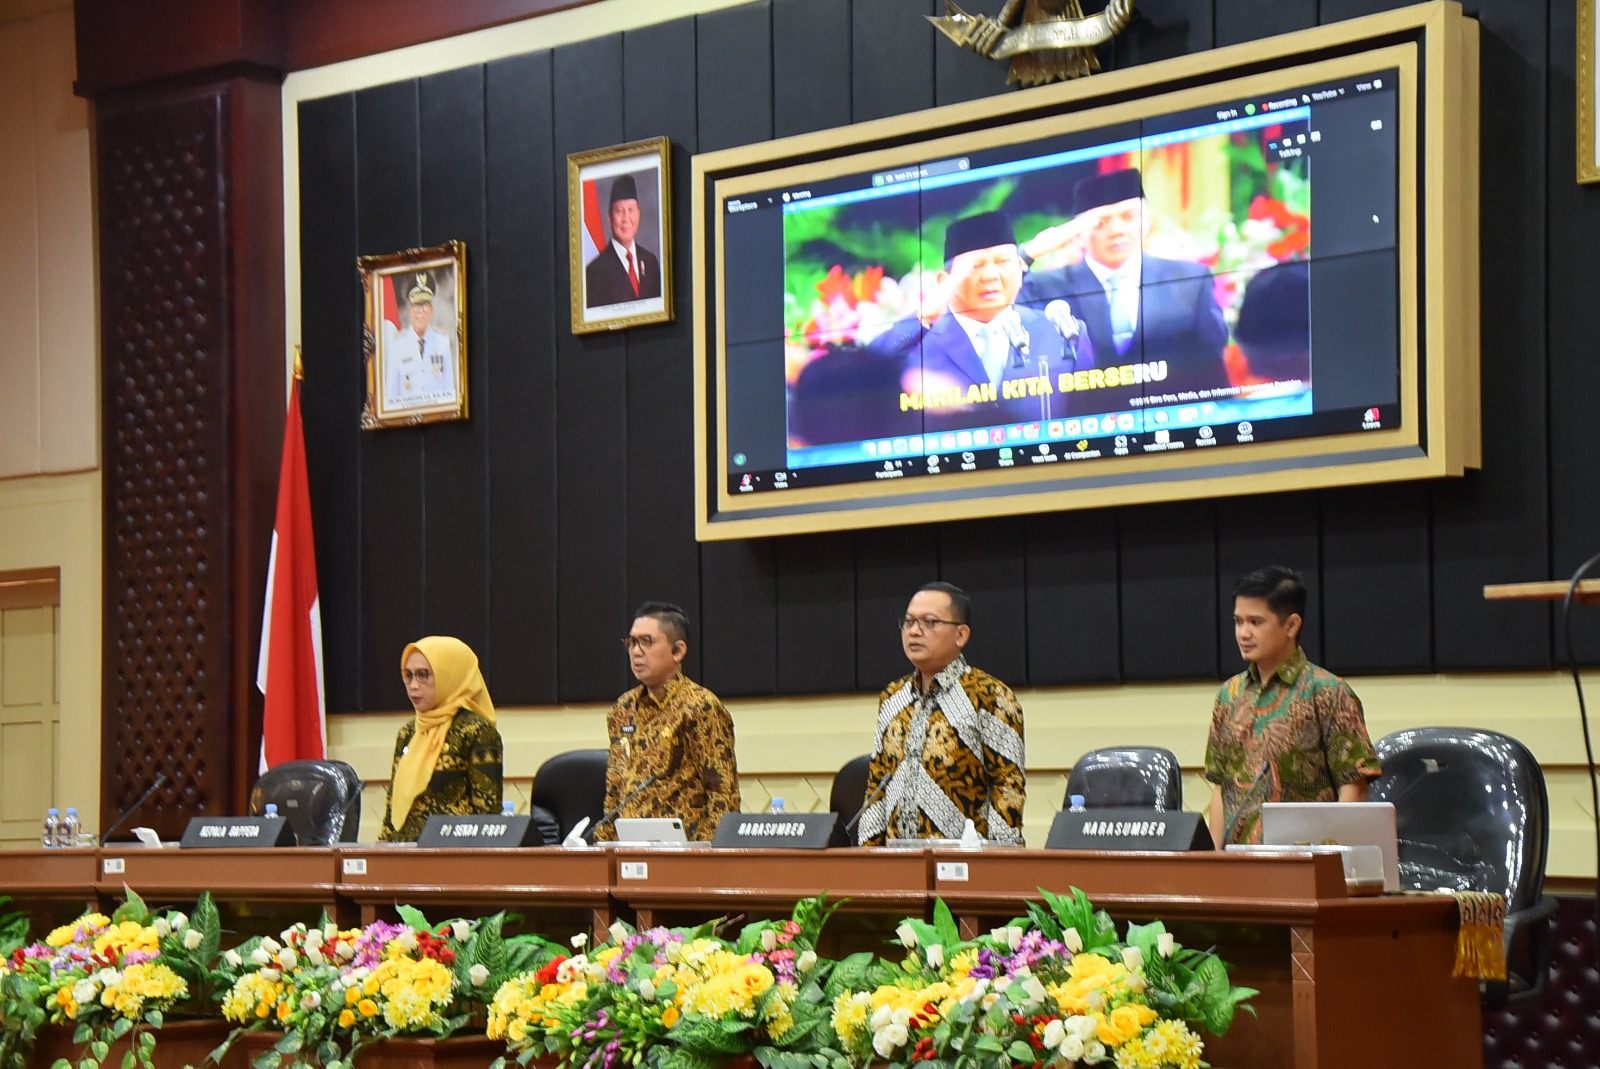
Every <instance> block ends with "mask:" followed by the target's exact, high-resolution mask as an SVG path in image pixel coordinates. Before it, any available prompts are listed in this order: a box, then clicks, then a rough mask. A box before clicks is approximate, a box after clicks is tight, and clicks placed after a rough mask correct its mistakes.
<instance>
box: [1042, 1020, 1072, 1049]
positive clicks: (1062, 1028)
mask: <svg viewBox="0 0 1600 1069" xmlns="http://www.w3.org/2000/svg"><path fill="white" fill-rule="evenodd" d="M1066 1038H1067V1027H1066V1025H1064V1024H1062V1023H1061V1018H1059V1017H1052V1018H1050V1021H1049V1023H1048V1024H1046V1025H1045V1026H1044V1036H1043V1039H1044V1045H1045V1046H1046V1047H1049V1048H1050V1049H1051V1050H1055V1049H1056V1048H1057V1047H1059V1046H1061V1041H1062V1040H1063V1039H1066Z"/></svg>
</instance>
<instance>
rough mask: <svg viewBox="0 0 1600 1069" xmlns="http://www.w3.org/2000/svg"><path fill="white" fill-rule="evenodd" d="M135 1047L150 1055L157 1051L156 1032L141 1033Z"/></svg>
mask: <svg viewBox="0 0 1600 1069" xmlns="http://www.w3.org/2000/svg"><path fill="white" fill-rule="evenodd" d="M134 1046H135V1048H136V1049H137V1050H139V1051H140V1052H141V1053H146V1054H148V1053H149V1052H150V1051H153V1050H155V1049H156V1034H155V1033H154V1032H140V1033H139V1038H138V1040H137V1041H136V1042H135V1044H134Z"/></svg>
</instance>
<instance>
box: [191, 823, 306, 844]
mask: <svg viewBox="0 0 1600 1069" xmlns="http://www.w3.org/2000/svg"><path fill="white" fill-rule="evenodd" d="M294 844H295V843H294V829H293V828H291V827H289V821H288V819H287V818H285V817H281V816H277V817H195V818H193V819H192V820H190V821H189V826H188V827H187V828H185V829H183V838H182V839H181V840H179V842H178V846H179V848H180V849H183V850H207V849H211V850H215V849H218V848H226V849H228V850H239V849H243V848H249V847H273V846H293V845H294Z"/></svg>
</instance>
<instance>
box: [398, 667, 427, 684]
mask: <svg viewBox="0 0 1600 1069" xmlns="http://www.w3.org/2000/svg"><path fill="white" fill-rule="evenodd" d="M400 678H401V680H402V681H404V682H406V683H410V682H411V681H412V680H416V681H417V682H418V683H423V684H426V683H427V682H428V681H429V680H431V679H432V678H433V669H431V668H418V669H417V670H416V671H412V670H411V669H409V668H402V669H401V670H400Z"/></svg>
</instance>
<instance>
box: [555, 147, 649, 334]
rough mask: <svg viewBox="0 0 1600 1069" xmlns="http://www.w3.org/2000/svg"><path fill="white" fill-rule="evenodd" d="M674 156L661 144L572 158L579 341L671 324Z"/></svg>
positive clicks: (575, 322)
mask: <svg viewBox="0 0 1600 1069" xmlns="http://www.w3.org/2000/svg"><path fill="white" fill-rule="evenodd" d="M670 151H671V146H670V145H669V143H668V141H667V139H666V138H664V137H656V138H651V139H650V140H648V141H634V142H632V143H630V144H626V145H616V146H613V147H611V148H603V149H593V150H591V151H588V152H577V153H573V154H572V155H570V156H568V157H567V205H568V211H569V214H570V216H571V224H572V264H571V270H572V332H573V333H574V334H587V333H590V332H592V331H599V330H617V329H619V328H622V327H634V326H640V325H642V324H645V323H665V322H669V321H670V320H671V319H672V277H671V272H672V267H671V263H672V248H671V245H672V227H671V222H670V219H669V218H668V214H669V209H670V205H671V203H672V201H671V193H670V183H669V175H670V173H671V155H670Z"/></svg>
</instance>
